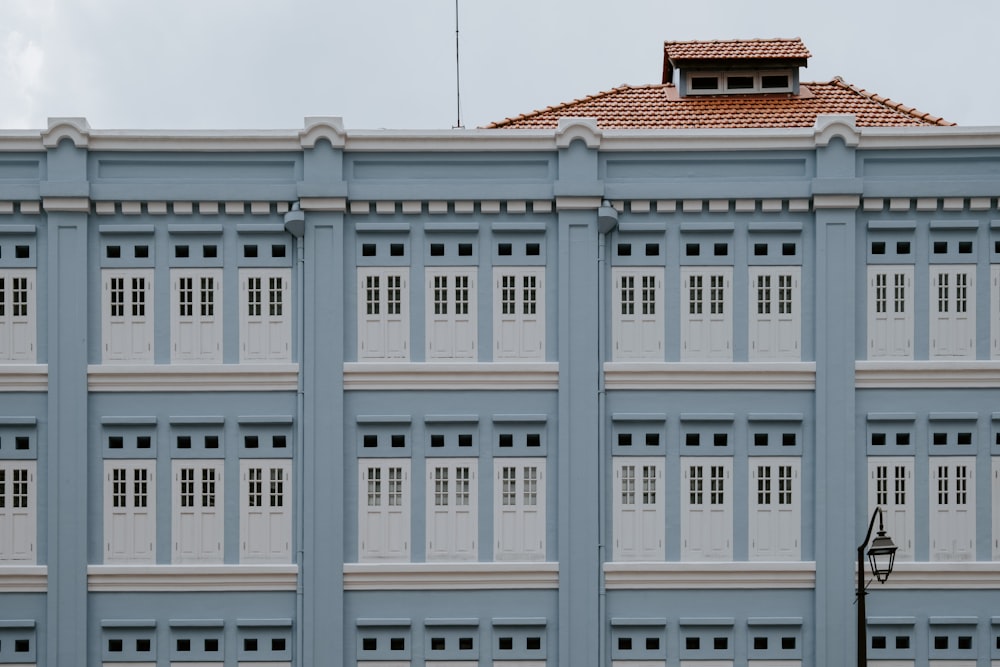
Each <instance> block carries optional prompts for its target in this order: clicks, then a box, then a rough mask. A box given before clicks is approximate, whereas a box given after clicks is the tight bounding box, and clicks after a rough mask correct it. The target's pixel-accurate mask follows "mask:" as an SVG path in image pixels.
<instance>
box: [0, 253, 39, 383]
mask: <svg viewBox="0 0 1000 667" xmlns="http://www.w3.org/2000/svg"><path fill="white" fill-rule="evenodd" d="M37 325H38V315H37V313H36V311H35V270H34V269H0V363H22V364H23V363H34V362H35V331H36V327H37Z"/></svg>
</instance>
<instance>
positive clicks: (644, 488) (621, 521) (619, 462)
mask: <svg viewBox="0 0 1000 667" xmlns="http://www.w3.org/2000/svg"><path fill="white" fill-rule="evenodd" d="M614 471H615V478H614V489H613V490H612V500H613V506H614V559H615V560H616V561H630V560H631V561H661V560H663V558H664V532H665V525H666V524H665V521H664V513H663V508H664V496H663V493H664V488H663V459H662V458H637V457H631V456H619V457H615V459H614Z"/></svg>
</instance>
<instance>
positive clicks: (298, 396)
mask: <svg viewBox="0 0 1000 667" xmlns="http://www.w3.org/2000/svg"><path fill="white" fill-rule="evenodd" d="M998 193H1000V132H996V131H993V130H986V129H981V128H979V129H963V128H953V127H927V128H907V129H900V128H859V127H856V125H855V122H854V118H853V117H851V116H820V117H819V118H818V119H817V120H816V123H815V125H814V126H813V127H810V128H804V129H775V130H771V129H748V130H717V131H705V130H691V131H683V130H679V131H671V130H662V131H647V130H604V129H598V126H597V125H596V124H595V123H594V121H593V120H588V119H564V120H563V121H561V122H560V124H559V127H558V129H556V130H469V131H465V130H457V131H442V132H397V131H358V132H355V131H348V130H345V129H344V127H343V125H342V123H341V121H340V120H339V119H337V118H307V119H306V121H305V123H304V126H303V128H302V129H300V130H293V131H274V132H236V131H234V132H123V131H104V130H95V129H91V128H90V127H89V126H88V124H87V123H86V121H84V120H82V119H73V118H63V119H52V120H51V121H50V123H49V127H48V128H46V129H45V130H42V131H23V132H22V131H5V132H2V133H0V475H2V476H0V530H2V532H0V664H17V665H36V664H37V665H83V664H87V665H160V666H166V665H185V664H190V665H220V666H221V665H227V666H235V665H246V666H251V665H258V666H259V667H265V666H266V667H273V666H276V665H317V666H318V665H355V664H357V665H364V666H365V667H376V666H381V667H396V666H399V665H414V666H418V665H429V666H436V667H444V666H448V667H467V666H469V665H500V666H503V667H518V666H520V667H529V666H538V665H550V666H554V665H563V666H573V667H577V666H584V665H594V666H596V665H616V666H620V667H651V666H654V665H669V666H672V667H675V666H678V665H685V666H691V667H694V666H698V667H715V666H717V665H752V666H756V667H764V666H765V665H771V666H781V667H791V666H798V665H841V664H849V663H850V662H852V661H853V655H854V637H855V634H854V631H855V626H854V619H855V612H856V610H855V607H854V597H855V591H854V581H855V569H854V567H855V555H856V549H857V545H858V544H859V543H860V542H861V541H862V539H863V538H864V531H865V529H866V527H867V523H868V519H869V517H870V516H871V514H872V511H873V510H874V507H875V506H876V505H878V506H880V507H882V508H883V509H884V510H885V512H886V529H887V531H888V532H889V534H890V535H891V536H892V538H893V539H894V540H895V541H896V543H897V544H898V545H899V547H900V551H899V554H898V556H897V562H896V566H895V570H894V572H893V574H892V576H891V577H890V579H889V581H888V583H886V584H885V585H879V584H877V583H875V584H873V585H872V589H871V593H872V594H871V595H870V596H869V598H868V617H869V621H868V635H869V642H870V646H869V649H868V653H869V656H870V659H871V660H873V661H875V660H880V661H884V662H882V663H881V664H883V665H885V666H886V667H888V666H889V665H928V664H930V665H940V666H942V667H943V666H944V665H949V666H955V665H962V666H966V665H969V666H972V665H975V666H977V667H986V666H989V665H996V664H1000V546H998V545H1000V509H998V507H1000V212H998V202H997V195H998ZM873 664H874V663H873Z"/></svg>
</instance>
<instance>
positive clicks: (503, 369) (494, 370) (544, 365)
mask: <svg viewBox="0 0 1000 667" xmlns="http://www.w3.org/2000/svg"><path fill="white" fill-rule="evenodd" d="M558 388H559V364H557V363H554V362H539V363H500V362H497V363H454V364H435V363H359V362H351V363H345V364H344V389H350V390H386V389H412V390H433V389H459V390H467V389H499V390H523V389H558Z"/></svg>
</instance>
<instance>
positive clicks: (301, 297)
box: [285, 202, 306, 661]
mask: <svg viewBox="0 0 1000 667" xmlns="http://www.w3.org/2000/svg"><path fill="white" fill-rule="evenodd" d="M285 231H286V232H288V233H289V234H291V235H292V236H293V237H295V283H294V285H293V287H294V289H295V307H296V310H297V311H298V315H297V318H296V320H293V321H297V323H298V333H297V335H296V337H295V338H296V346H297V348H298V361H299V373H298V389H297V391H296V394H295V441H296V442H297V443H298V447H299V451H298V456H296V457H295V479H296V480H298V481H297V482H295V488H298V489H303V490H304V489H305V484H304V483H303V482H304V481H305V477H304V476H305V462H304V461H303V459H304V455H305V454H304V452H305V446H304V442H303V440H304V437H305V427H304V425H303V423H302V421H303V414H304V412H305V405H304V404H305V380H304V378H303V375H304V372H305V363H303V362H304V357H305V355H304V351H305V339H306V336H305V330H306V327H305V310H304V305H305V262H306V258H305V244H304V243H303V237H304V236H305V231H306V214H305V212H304V211H302V209H301V208H300V207H299V203H298V202H295V203H294V204H292V209H291V210H290V211H288V212H287V213H285ZM296 495H297V496H298V497H299V498H303V497H304V496H303V495H302V494H296ZM298 505H299V507H298V511H296V512H295V517H296V518H295V524H296V528H297V531H296V532H297V533H298V538H299V548H298V549H297V550H296V558H295V561H296V563H297V564H298V566H299V574H298V576H297V577H296V578H295V581H296V584H295V628H294V630H295V655H296V659H297V660H298V661H301V660H302V655H303V648H304V643H305V640H304V638H303V637H302V616H303V611H304V604H305V602H304V599H303V594H302V591H303V588H302V571H303V569H304V563H303V560H304V559H305V549H303V548H302V547H303V545H302V542H303V540H304V537H305V517H304V514H305V512H304V511H303V509H304V508H303V505H304V503H303V502H301V501H300V502H299V503H298Z"/></svg>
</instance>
